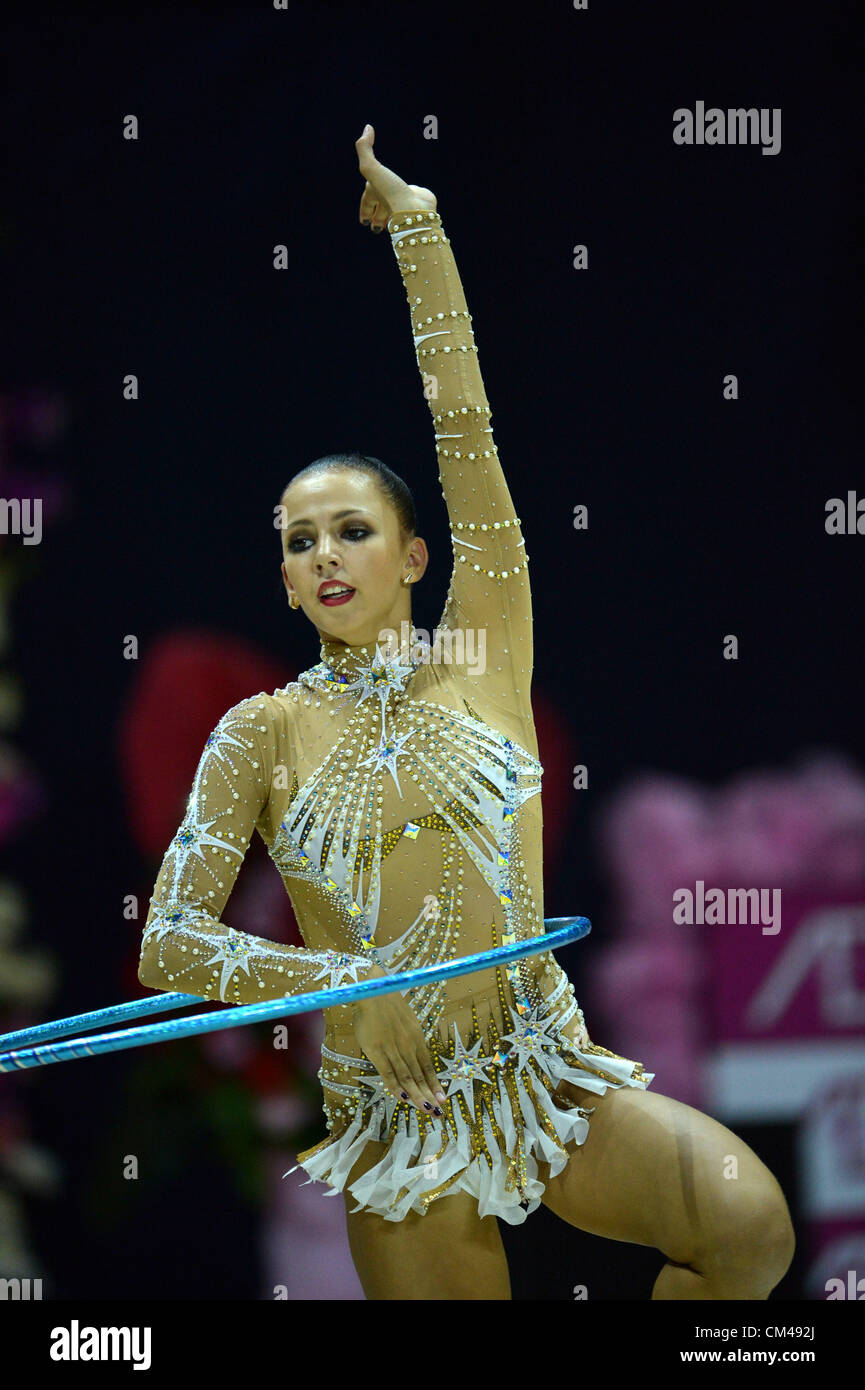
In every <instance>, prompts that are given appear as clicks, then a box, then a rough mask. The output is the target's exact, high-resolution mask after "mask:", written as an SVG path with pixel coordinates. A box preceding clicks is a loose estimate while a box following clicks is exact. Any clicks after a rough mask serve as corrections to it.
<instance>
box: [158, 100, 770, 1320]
mask: <svg viewBox="0 0 865 1390" xmlns="http://www.w3.org/2000/svg"><path fill="white" fill-rule="evenodd" d="M374 138H375V135H374V131H373V128H372V127H371V126H366V127H365V129H364V132H363V134H362V135H361V137H360V139H359V140H357V142H356V151H357V156H358V162H359V169H360V173H361V176H362V177H363V179H364V181H365V186H364V189H363V194H362V196H361V199H360V210H359V220H360V222H361V224H362V225H363V226H364V227H368V228H370V230H371V231H372V232H373V233H380V232H381V231H382V230H384V229H387V231H388V233H389V235H390V239H391V245H392V247H393V251H394V253H395V258H396V263H397V267H398V269H399V273H400V276H401V278H402V282H403V285H404V287H405V290H406V294H407V297H408V304H409V311H410V315H411V326H412V334H413V341H414V347H415V351H416V356H417V363H418V366H419V368H420V372H421V378H422V384H423V396H424V398H425V399H426V401H427V403H428V406H429V409H430V411H431V414H432V418H433V424H434V429H435V447H436V455H437V459H438V468H439V480H440V482H441V486H442V490H443V494H444V498H445V502H446V505H447V509H448V515H449V519H450V530H451V538H452V542H453V552H454V559H453V569H452V576H451V581H450V586H449V589H448V593H447V598H446V601H445V605H444V610H443V612H442V617H441V620H440V622H439V625H438V629H437V630H436V634H435V641H434V642H433V643H430V642H428V641H426V640H424V639H423V638H420V637H418V636H417V635H416V634H415V632H414V631H413V629H412V628H411V593H412V586H413V585H415V584H417V583H419V582H420V581H421V580H422V579H423V577H424V573H425V571H426V568H427V564H428V559H429V552H428V548H427V545H426V543H425V541H424V540H423V539H422V537H421V536H420V535H419V534H418V531H417V519H416V516H415V510H414V505H413V501H412V496H411V493H410V491H409V488H408V487H407V486H406V484H405V482H404V481H403V480H402V479H401V478H400V477H399V476H398V475H397V474H396V473H394V472H393V471H391V470H390V469H389V468H388V467H387V466H386V465H384V464H383V463H382V462H381V461H380V460H379V459H376V458H374V457H371V456H367V455H362V454H336V455H326V456H324V457H322V458H320V459H316V460H315V461H314V462H313V463H311V464H309V465H308V466H307V467H305V468H302V469H301V470H300V471H299V472H298V473H296V474H295V475H294V476H293V477H292V478H291V480H290V481H289V483H288V485H287V486H286V488H285V489H284V491H283V493H282V495H281V498H280V501H279V512H278V516H279V521H280V529H281V540H282V576H283V582H284V585H285V589H286V592H287V595H288V601H289V603H290V605H291V608H292V609H293V610H300V611H302V612H303V614H304V615H305V616H306V617H307V618H308V619H309V621H310V622H311V623H312V624H313V626H314V627H315V628H316V630H317V633H318V638H319V640H320V661H319V662H318V663H317V664H316V665H314V666H312V667H311V668H310V669H309V670H307V671H305V672H303V674H302V675H301V676H300V677H299V678H298V680H296V681H293V682H291V683H290V684H288V685H286V686H285V687H284V688H283V689H280V690H275V691H274V692H273V694H272V695H267V694H265V693H264V692H261V693H260V694H258V695H254V696H251V697H250V698H248V699H245V700H243V701H241V702H240V703H239V704H236V705H234V706H233V707H232V708H231V709H230V710H228V711H227V713H226V714H225V715H224V716H223V717H222V718H221V719H220V721H219V723H218V724H217V726H216V728H215V729H214V731H213V733H212V734H211V736H210V738H209V739H208V741H207V744H206V746H205V748H204V751H203V753H202V756H201V760H200V763H199V766H198V770H197V772H196V775H195V779H194V782H193V785H192V789H191V792H190V795H189V800H188V803H187V808H186V813H185V816H184V819H183V822H182V824H181V826H180V828H179V829H178V831H177V834H176V835H175V837H174V839H173V840H172V842H171V845H170V846H169V848H168V850H167V852H166V855H165V858H164V860H163V863H162V866H161V869H160V872H159V875H158V878H157V881H156V885H155V890H154V894H153V897H152V899H151V903H150V911H149V914H148V918H147V922H146V925H145V928H144V934H143V941H142V953H141V964H140V971H139V978H140V980H141V981H142V983H143V984H145V985H148V986H150V987H152V988H154V989H158V990H168V991H175V990H181V991H187V992H189V993H192V994H197V995H200V996H202V997H204V998H210V999H220V1000H223V1001H225V1002H229V1003H235V1004H245V1003H251V1002H254V1001H258V1000H262V999H275V998H279V997H281V996H283V995H293V994H299V993H302V992H307V991H309V990H313V989H322V988H325V987H326V988H333V987H336V986H338V985H340V984H342V983H345V982H346V981H349V980H351V981H359V980H364V979H369V978H376V977H381V976H383V975H386V974H388V973H390V972H393V971H398V970H406V969H411V968H414V967H420V966H424V965H429V964H433V963H438V962H442V961H448V960H452V959H454V958H456V957H458V956H465V955H468V954H470V953H473V952H476V951H482V950H488V949H491V948H496V947H500V946H502V945H507V944H510V943H512V942H514V941H522V940H524V939H525V938H526V937H527V936H537V935H539V934H541V933H542V932H543V929H544V927H543V920H544V917H543V877H542V853H541V798H540V784H541V774H542V771H543V769H542V767H541V765H540V763H539V761H538V747H537V739H536V736H535V729H534V723H533V718H532V706H531V698H530V686H531V678H532V606H531V592H530V587H529V574H528V560H529V557H528V555H527V554H526V550H525V545H524V541H523V533H522V527H521V523H520V518H519V517H518V516H517V515H516V511H515V507H514V503H513V501H512V499H511V494H510V492H509V490H508V485H507V483H506V481H505V477H504V473H503V472H502V468H501V465H500V462H499V458H498V451H497V449H496V445H495V442H494V440H493V435H492V430H491V428H490V408H489V404H488V402H487V397H486V393H485V390H484V384H483V381H482V379H481V374H480V371H479V368H478V360H477V349H476V346H475V341H474V334H473V330H472V321H471V317H470V315H469V312H468V309H467V307H466V301H465V297H464V294H463V287H462V284H461V281H460V277H459V274H458V272H457V266H456V261H455V259H454V253H453V250H452V247H451V243H450V240H449V239H448V237H447V236H446V234H445V230H444V227H443V224H442V219H441V215H440V214H439V213H438V211H437V207H436V198H435V196H434V195H433V194H432V193H431V192H430V190H429V189H427V188H422V187H419V186H417V185H415V184H407V183H405V182H404V181H403V179H401V178H400V177H398V175H396V174H395V173H394V172H392V171H391V170H390V169H388V168H386V167H385V166H384V165H383V164H381V163H380V162H379V160H378V159H377V157H376V155H375V153H374V151H373V142H374ZM467 652H471V653H472V654H473V660H472V661H469V660H467V658H466V654H467ZM481 652H483V653H484V658H485V659H484V660H482V661H479V660H478V659H477V658H478V654H479V653H481ZM256 830H257V831H258V833H259V834H260V835H261V837H262V838H263V839H264V841H265V843H266V845H267V848H268V851H269V853H270V855H271V857H272V859H273V861H274V863H275V864H276V866H277V868H278V869H279V872H280V874H281V876H282V878H283V881H284V883H285V886H286V890H287V891H288V893H289V896H290V899H291V902H292V905H293V908H294V911H295V914H296V917H297V921H298V924H299V926H300V930H301V933H302V936H303V940H304V943H305V945H304V946H302V947H295V946H287V945H284V944H281V943H278V942H272V941H268V940H265V939H264V938H261V937H257V936H251V935H249V934H245V933H242V932H239V931H235V930H234V929H232V928H231V927H230V926H229V925H227V924H226V923H225V922H223V921H222V913H223V910H224V908H225V904H226V902H227V899H228V896H229V894H230V892H231V889H232V886H233V883H234V881H235V878H236V876H237V873H238V870H239V868H240V865H241V863H242V861H243V858H244V855H245V852H246V849H247V846H248V845H249V842H250V838H251V836H252V834H253V832H254V831H256ZM324 1012H325V1020H326V1031H325V1041H324V1045H323V1048H322V1068H321V1071H320V1073H319V1076H320V1078H321V1082H322V1092H323V1104H324V1113H325V1117H326V1122H327V1135H326V1137H325V1138H324V1139H322V1141H321V1142H320V1143H319V1144H317V1145H316V1146H315V1147H314V1148H312V1149H309V1150H307V1151H305V1152H304V1153H301V1154H300V1155H298V1165H299V1166H300V1167H301V1168H302V1169H303V1170H304V1171H305V1172H306V1173H307V1174H308V1175H309V1180H310V1181H318V1182H322V1183H326V1184H327V1185H328V1187H329V1188H330V1190H331V1191H334V1190H335V1191H339V1192H341V1193H342V1194H343V1200H344V1202H345V1207H346V1221H347V1228H348V1239H349V1244H350V1248H351V1253H352V1257H353V1260H354V1264H355V1268H356V1270H357V1273H358V1276H359V1279H360V1281H361V1284H362V1286H363V1289H364V1292H365V1294H366V1296H367V1298H370V1299H405V1298H409V1299H509V1298H510V1296H511V1293H510V1282H509V1276H508V1267H507V1262H506V1259H505V1253H504V1248H503V1245H502V1240H501V1234H500V1230H499V1221H500V1220H504V1221H507V1222H509V1223H511V1224H518V1223H520V1222H522V1221H525V1220H526V1218H527V1216H528V1215H529V1214H530V1213H531V1212H533V1211H534V1210H536V1209H537V1207H538V1204H539V1203H541V1202H543V1203H544V1204H545V1205H546V1206H547V1207H548V1208H549V1209H550V1210H551V1211H553V1212H554V1213H555V1214H556V1215H557V1216H559V1217H561V1218H562V1220H563V1221H565V1222H567V1223H569V1224H570V1225H572V1226H576V1227H579V1228H580V1229H581V1230H584V1231H589V1232H591V1233H593V1234H595V1235H601V1236H608V1237H610V1238H611V1239H613V1240H619V1241H628V1242H633V1243H636V1244H638V1245H646V1246H653V1247H656V1248H657V1249H658V1250H659V1251H660V1252H661V1253H662V1254H663V1256H664V1257H665V1262H664V1264H663V1267H662V1268H661V1269H660V1272H659V1274H658V1276H657V1279H656V1281H655V1283H654V1287H653V1291H652V1297H653V1298H655V1299H765V1298H767V1297H768V1295H769V1293H770V1291H771V1290H772V1289H773V1288H774V1287H775V1286H776V1284H777V1283H778V1282H779V1280H780V1279H781V1278H782V1277H783V1275H784V1273H785V1271H786V1270H787V1268H788V1267H789V1264H790V1261H791V1258H792V1252H793V1245H794V1238H793V1232H792V1226H791V1222H790V1215H789V1211H788V1208H787V1203H786V1201H785V1198H784V1194H783V1192H782V1190H781V1188H780V1186H779V1184H778V1182H777V1181H776V1179H775V1177H774V1176H773V1174H772V1173H771V1172H770V1171H769V1170H768V1169H767V1168H766V1166H765V1165H764V1164H763V1163H762V1162H761V1161H760V1159H759V1158H758V1157H757V1155H756V1154H755V1153H754V1152H753V1151H752V1150H751V1149H750V1148H749V1147H748V1146H747V1145H746V1144H744V1143H743V1142H742V1140H741V1139H739V1138H738V1137H737V1136H736V1135H735V1134H733V1133H731V1132H730V1131H729V1130H728V1129H725V1128H724V1127H723V1126H722V1125H720V1124H718V1123H717V1122H716V1121H715V1120H713V1119H711V1118H710V1117H709V1116H707V1115H704V1114H701V1113H700V1112H699V1111H698V1110H695V1109H693V1108H692V1107H691V1106H688V1105H684V1104H681V1103H679V1102H678V1101H675V1100H672V1099H670V1098H669V1097H667V1096H664V1095H661V1094H659V1093H658V1092H657V1091H650V1090H649V1089H648V1087H649V1085H650V1083H651V1082H652V1080H653V1079H654V1074H653V1073H651V1072H646V1071H644V1069H643V1066H642V1064H641V1063H640V1062H635V1061H632V1060H631V1059H629V1058H625V1057H622V1056H620V1055H619V1054H617V1053H615V1052H612V1051H610V1050H608V1049H607V1048H604V1047H601V1046H599V1045H598V1044H597V1043H594V1042H593V1041H592V1040H591V1038H590V1037H589V1033H588V1030H587V1027H586V1022H585V1018H584V1016H583V1013H582V1010H581V1009H580V1008H579V1005H578V1003H577V1001H576V999H575V998H574V988H573V985H572V984H571V983H570V982H569V980H568V978H567V975H566V973H565V972H564V971H563V970H562V968H561V966H560V965H559V964H558V962H557V961H556V960H555V958H554V957H553V955H552V953H550V952H545V953H539V954H536V955H534V956H531V957H528V958H525V959H523V960H520V961H519V962H518V963H517V964H515V965H513V966H510V967H506V968H505V969H502V968H501V967H496V968H492V969H490V970H488V971H483V972H478V973H476V974H472V975H470V976H463V977H458V978H455V979H449V980H446V981H440V982H438V983H434V984H427V985H425V986H423V987H419V988H415V989H411V990H409V991H407V992H406V994H405V995H403V994H402V993H399V992H394V993H391V994H388V995H379V996H372V997H369V998H366V999H363V1000H360V1001H359V1002H357V1003H355V1004H347V1005H335V1006H333V1007H332V1008H330V1009H326V1010H325V1011H324ZM733 1160H735V1164H734V1163H733ZM290 1171H292V1172H293V1171H294V1169H292V1170H290ZM731 1171H733V1172H735V1173H736V1176H735V1177H731V1176H729V1174H730V1173H731Z"/></svg>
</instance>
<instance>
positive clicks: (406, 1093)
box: [400, 1091, 408, 1100]
mask: <svg viewBox="0 0 865 1390" xmlns="http://www.w3.org/2000/svg"><path fill="white" fill-rule="evenodd" d="M400 1095H401V1096H402V1098H403V1100H408V1091H400Z"/></svg>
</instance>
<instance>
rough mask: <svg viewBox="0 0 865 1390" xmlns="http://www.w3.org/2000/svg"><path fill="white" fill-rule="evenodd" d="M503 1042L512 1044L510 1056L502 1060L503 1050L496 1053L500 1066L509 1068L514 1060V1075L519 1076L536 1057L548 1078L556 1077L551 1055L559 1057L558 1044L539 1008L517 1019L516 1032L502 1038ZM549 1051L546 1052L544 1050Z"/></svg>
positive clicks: (512, 1014) (512, 1013)
mask: <svg viewBox="0 0 865 1390" xmlns="http://www.w3.org/2000/svg"><path fill="white" fill-rule="evenodd" d="M510 1013H511V1018H514V1012H513V1010H511V1011H510ZM501 1042H503V1043H508V1042H509V1043H510V1044H511V1046H510V1049H509V1051H508V1054H507V1056H506V1057H504V1059H503V1060H502V1054H501V1048H500V1049H499V1051H498V1052H497V1053H496V1060H497V1062H498V1064H499V1065H500V1066H507V1064H508V1062H510V1060H511V1058H513V1059H514V1063H515V1066H514V1074H515V1075H516V1076H519V1074H520V1072H522V1071H524V1070H525V1068H526V1066H527V1065H528V1062H529V1060H530V1058H532V1057H534V1059H535V1061H536V1062H537V1063H538V1066H539V1067H540V1068H541V1070H542V1071H543V1072H546V1074H547V1076H549V1077H552V1076H553V1075H554V1071H553V1068H552V1067H551V1065H550V1053H552V1054H554V1055H557V1053H558V1043H557V1039H556V1035H555V1032H553V1031H552V1030H551V1029H550V1026H549V1024H546V1023H544V1021H543V1014H542V1010H541V1008H540V1007H539V1006H536V1007H535V1008H533V1009H531V1010H530V1011H528V1012H527V1013H525V1014H524V1015H522V1016H518V1017H517V1018H516V1019H515V1026H514V1030H513V1032H511V1033H505V1034H503V1035H502V1037H501ZM545 1048H546V1049H548V1050H547V1051H545V1050H544V1049H545Z"/></svg>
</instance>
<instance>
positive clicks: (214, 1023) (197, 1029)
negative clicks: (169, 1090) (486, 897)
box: [0, 917, 592, 1075]
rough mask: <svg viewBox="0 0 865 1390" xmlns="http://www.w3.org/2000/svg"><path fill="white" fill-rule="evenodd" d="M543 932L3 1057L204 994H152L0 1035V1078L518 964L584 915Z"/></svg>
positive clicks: (551, 921) (575, 929) (554, 945)
mask: <svg viewBox="0 0 865 1390" xmlns="http://www.w3.org/2000/svg"><path fill="white" fill-rule="evenodd" d="M560 924H564V925H560ZM544 927H545V928H547V927H552V928H553V930H551V931H546V930H545V931H544V933H543V934H542V935H540V936H533V937H529V939H528V940H527V941H518V942H515V943H514V945H512V946H498V947H496V948H495V949H494V950H491V951H479V952H477V953H476V954H475V955H472V956H462V957H461V958H460V959H459V960H453V961H446V962H444V963H443V964H441V965H424V966H421V967H420V969H418V970H405V971H402V972H401V973H400V974H396V975H389V976H388V977H387V979H383V980H382V979H375V980H361V981H358V983H357V984H349V985H339V986H338V988H336V989H319V990H315V991H314V992H313V993H311V994H297V995H294V997H293V998H286V997H285V996H282V997H280V998H279V999H263V1000H262V1001H261V1002H260V1003H258V1004H242V1005H240V1006H236V1005H233V1004H230V1005H229V1006H228V1007H227V1008H224V1009H213V1010H211V1011H210V1012H209V1013H201V1014H192V1015H190V1016H188V1017H186V1018H175V1019H167V1020H164V1021H163V1022H161V1023H148V1024H144V1025H142V1026H141V1027H139V1028H124V1029H120V1030H118V1031H117V1032H114V1033H95V1034H92V1035H91V1036H89V1037H85V1038H77V1039H72V1040H71V1041H68V1042H61V1043H58V1044H57V1045H56V1046H49V1045H44V1046H41V1047H25V1048H23V1049H18V1050H16V1051H9V1047H10V1044H18V1043H21V1042H24V1041H28V1042H34V1041H37V1040H38V1039H40V1038H41V1039H45V1038H59V1037H62V1036H63V1035H64V1034H69V1033H80V1032H83V1031H85V1030H86V1029H87V1028H89V1027H91V1026H92V1025H93V1024H106V1023H118V1022H120V1021H122V1020H123V1019H127V1018H140V1017H141V1016H142V1015H147V1014H152V1013H161V1012H164V1011H167V1010H169V1009H182V1008H185V1007H186V1005H187V1004H193V1003H195V1004H198V1003H201V1000H202V996H201V995H198V994H158V995H156V996H155V997H152V998H149V999H133V1000H132V1001H131V1002H130V1003H128V1004H114V1005H111V1006H110V1007H109V1008H106V1009H96V1010H93V1011H91V1012H90V1013H84V1014H74V1015H73V1016H71V1017H70V1018H62V1019H58V1020H57V1021H56V1022H54V1023H42V1024H37V1025H36V1027H34V1028H22V1029H19V1030H18V1032H15V1033H7V1034H6V1035H5V1036H4V1037H0V1053H2V1055H0V1075H2V1074H3V1073H4V1072H14V1071H23V1070H25V1069H26V1068H27V1067H40V1066H48V1065H50V1064H51V1063H52V1062H71V1061H76V1060H78V1059H79V1058H84V1057H95V1056H98V1055H99V1054H100V1053H102V1052H123V1051H125V1050H126V1049H127V1048H130V1047H146V1046H148V1044H150V1043H158V1042H167V1041H169V1040H170V1039H172V1038H186V1037H192V1036H194V1035H195V1034H197V1033H213V1032H216V1031H218V1030H219V1029H221V1028H238V1027H241V1026H242V1025H244V1024H247V1023H263V1022H266V1021H267V1020H268V1019H271V1018H285V1017H288V1016H290V1015H291V1014H303V1013H309V1012H310V1011H311V1010H313V1009H330V1008H335V1007H336V1006H337V1005H340V1004H350V1003H352V1002H354V1001H355V1000H357V999H366V998H368V997H369V996H371V995H375V994H392V993H394V992H395V991H396V990H406V989H416V988H419V986H420V985H423V984H431V983H432V982H433V981H435V980H448V979H451V978H452V977H453V976H455V975H470V974H472V973H473V972H474V971H476V970H487V969H489V968H490V966H493V965H499V964H502V963H503V962H506V961H511V960H517V959H519V958H521V957H522V956H534V955H539V954H541V953H542V952H546V951H555V950H558V948H559V947H560V946H567V945H569V944H570V942H572V941H579V940H581V939H582V938H583V937H584V936H588V934H589V932H590V931H591V929H592V924H591V922H590V921H589V919H588V917H548V918H547V919H546V921H545V922H544Z"/></svg>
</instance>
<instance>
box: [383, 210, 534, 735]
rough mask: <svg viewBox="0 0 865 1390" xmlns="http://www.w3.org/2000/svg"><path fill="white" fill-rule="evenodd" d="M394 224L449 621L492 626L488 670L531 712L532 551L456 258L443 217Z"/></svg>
mask: <svg viewBox="0 0 865 1390" xmlns="http://www.w3.org/2000/svg"><path fill="white" fill-rule="evenodd" d="M388 230H389V232H390V236H391V243H392V246H393V249H394V253H395V255H396V259H397V263H398V265H399V269H400V274H401V275H402V279H403V284H404V286H405V290H406V294H407V296H408V302H409V309H410V311H411V320H412V330H413V335H414V345H415V351H416V356H417V362H418V366H419V368H420V371H421V377H422V380H423V386H424V395H425V397H426V399H427V402H428V404H429V407H430V411H431V414H432V417H433V424H434V427H435V439H436V451H437V455H438V461H439V479H440V481H441V485H442V491H443V494H444V498H445V503H446V505H447V509H448V516H449V519H450V525H451V536H452V540H453V549H454V564H453V571H452V575H451V583H450V588H449V590H448V596H447V601H446V604H445V609H444V613H443V615H442V620H441V623H440V626H441V627H443V628H449V629H452V630H464V631H468V630H469V629H472V630H475V631H483V632H484V634H485V641H486V642H487V644H488V647H489V648H491V650H489V651H488V655H487V672H488V673H490V672H493V673H498V672H500V673H501V674H500V676H499V679H498V684H499V686H500V687H501V689H502V690H504V689H505V688H507V689H509V690H510V691H511V695H512V698H514V697H516V698H517V699H518V700H519V701H520V703H521V704H522V705H523V706H524V708H525V706H526V705H527V702H528V700H529V689H530V685H531V674H532V663H533V648H532V605H531V590H530V586H529V577H528V572H527V566H526V560H527V558H528V557H527V556H526V552H525V545H524V542H523V535H522V530H521V527H520V525H519V522H518V519H517V515H516V512H515V509H514V503H513V500H512V498H511V494H510V492H509V490H508V485H507V483H506V481H505V476H504V473H503V472H502V468H501V465H500V463H499V459H498V452H497V449H496V445H495V442H494V440H493V436H492V429H491V426H490V418H491V412H490V407H489V403H488V401H487V397H486V392H485V390H484V384H483V380H482V378H481V373H480V368H479V366H478V359H477V348H476V346H475V342H474V333H473V330H472V320H471V315H470V314H469V311H468V308H467V307H466V300H465V295H464V293H463V287H462V282H461V280H460V277H459V273H458V271H457V266H456V261H455V259H454V255H453V251H452V250H451V245H450V241H449V240H448V238H447V236H446V235H445V233H444V230H443V228H442V225H441V218H440V216H439V214H438V213H427V212H416V211H411V212H399V211H394V212H393V213H392V214H391V218H390V221H389V223H388ZM486 679H488V676H487V677H486Z"/></svg>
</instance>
